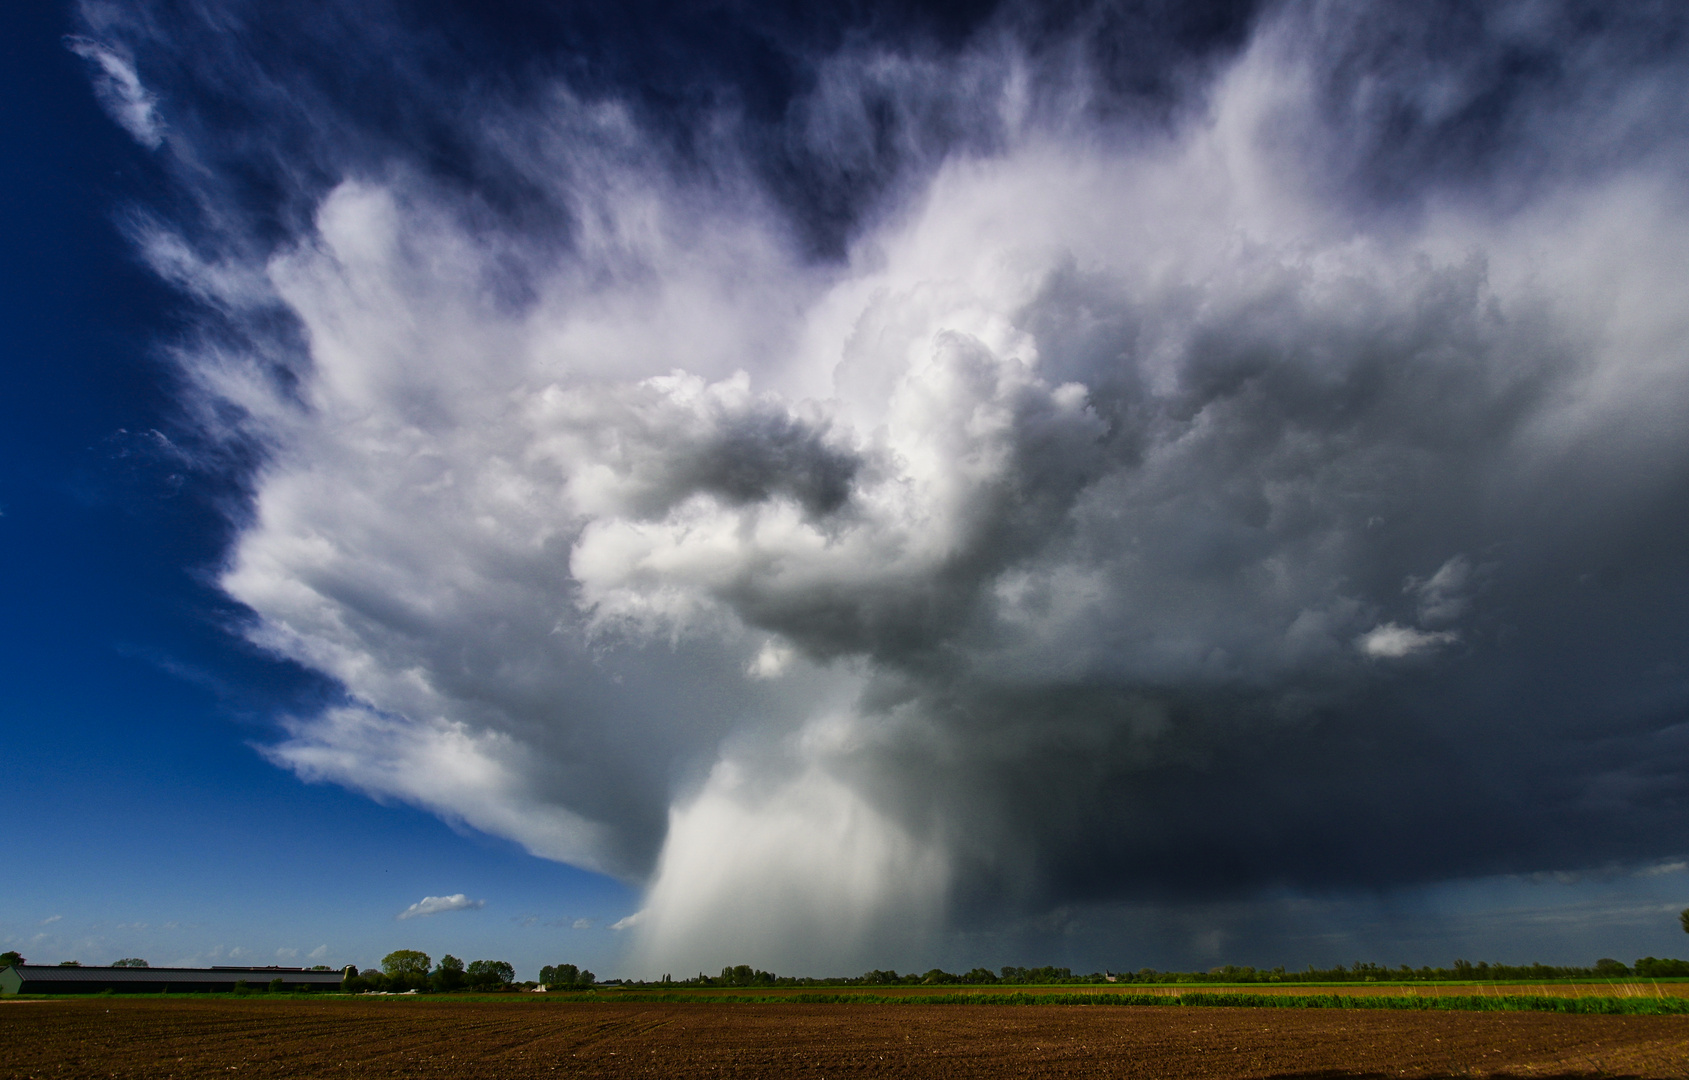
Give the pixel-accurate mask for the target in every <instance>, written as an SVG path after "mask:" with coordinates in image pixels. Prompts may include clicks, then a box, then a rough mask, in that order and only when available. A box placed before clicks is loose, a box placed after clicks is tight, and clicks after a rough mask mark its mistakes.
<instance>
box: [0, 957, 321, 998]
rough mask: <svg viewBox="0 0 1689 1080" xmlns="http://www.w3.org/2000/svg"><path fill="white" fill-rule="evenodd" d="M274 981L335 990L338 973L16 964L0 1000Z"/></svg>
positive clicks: (1, 981) (225, 988) (213, 989)
mask: <svg viewBox="0 0 1689 1080" xmlns="http://www.w3.org/2000/svg"><path fill="white" fill-rule="evenodd" d="M275 979H280V980H281V981H282V986H283V987H284V988H286V989H288V990H298V989H300V988H301V987H309V988H310V989H312V990H338V989H340V979H341V974H340V972H338V971H307V970H305V969H304V968H296V967H212V968H156V967H146V968H136V967H58V966H56V965H49V964H16V965H13V966H12V967H9V968H5V969H4V970H0V994H98V993H100V992H102V991H104V990H111V991H114V992H116V993H119V994H160V993H171V994H227V993H230V992H231V991H233V990H234V989H235V984H236V983H240V982H244V983H246V985H247V986H249V987H251V988H252V989H254V990H262V989H264V988H265V987H267V986H269V985H270V983H271V982H272V981H273V980H275Z"/></svg>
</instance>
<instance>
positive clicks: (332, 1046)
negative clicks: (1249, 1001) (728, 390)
mask: <svg viewBox="0 0 1689 1080" xmlns="http://www.w3.org/2000/svg"><path fill="white" fill-rule="evenodd" d="M0 1048H3V1051H4V1053H3V1054H0V1076H4V1077H14V1078H24V1077H29V1078H47V1077H52V1078H60V1077H146V1078H155V1077H156V1078H164V1077H210V1076H219V1077H229V1076H230V1075H235V1076H253V1077H330V1078H339V1077H346V1078H366V1077H367V1078H376V1077H380V1078H390V1077H417V1078H425V1080H426V1078H434V1077H439V1078H442V1080H443V1078H448V1077H449V1078H481V1077H486V1078H499V1080H521V1078H526V1077H565V1076H568V1077H573V1076H580V1077H694V1076H702V1077H805V1078H808V1077H815V1078H820V1077H859V1076H887V1077H923V1078H927V1077H930V1078H935V1080H937V1078H951V1077H994V1078H995V1077H1005V1076H1013V1077H1025V1076H1033V1077H1045V1076H1048V1077H1145V1078H1149V1077H1157V1078H1184V1077H1190V1078H1197V1077H1201V1078H1204V1080H1228V1078H1241V1077H1262V1078H1265V1077H1283V1078H1288V1077H1318V1078H1324V1080H1336V1078H1338V1077H1387V1076H1388V1077H1395V1076H1409V1077H1448V1076H1518V1077H1524V1076H1533V1077H1593V1076H1608V1077H1638V1078H1660V1080H1666V1078H1672V1080H1680V1078H1683V1077H1686V1076H1689V1017H1685V1016H1566V1015H1559V1014H1552V1013H1474V1012H1436V1011H1426V1012H1420V1011H1413V1012H1393V1011H1381V1010H1372V1009H1309V1010H1304V1009H1229V1008H1204V1009H1185V1008H1167V1007H1144V1008H1133V1007H1117V1008H1091V1007H1083V1006H1002V1007H998V1008H990V1009H979V1008H967V1007H957V1006H944V1005H676V1004H652V1005H641V1004H636V1003H631V1002H628V1003H620V1004H618V1003H614V1002H607V1003H602V1004H599V1003H590V1004H565V1003H561V1002H547V1001H544V1000H539V1001H536V1000H533V999H532V998H529V999H525V1000H519V1001H509V1002H503V1001H494V1002H462V1001H441V1000H416V999H408V1000H400V999H391V998H390V999H384V1000H342V1001H332V1002H327V1001H298V1000H282V1001H253V1002H246V1001H231V1000H213V1001H183V1000H161V1001H156V1002H153V1001H145V1000H136V999H124V998H115V999H99V998H81V999H74V1000H57V1001H15V1002H7V1003H0Z"/></svg>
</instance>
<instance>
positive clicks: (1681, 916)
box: [1677, 907, 1689, 934]
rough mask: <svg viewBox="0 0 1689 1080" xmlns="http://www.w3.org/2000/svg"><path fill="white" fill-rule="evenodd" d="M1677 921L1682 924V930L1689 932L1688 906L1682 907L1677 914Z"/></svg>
mask: <svg viewBox="0 0 1689 1080" xmlns="http://www.w3.org/2000/svg"><path fill="white" fill-rule="evenodd" d="M1677 921H1678V922H1680V923H1682V924H1683V932H1684V933H1685V934H1689V907H1686V908H1684V909H1683V910H1682V911H1680V912H1679V913H1678V915H1677Z"/></svg>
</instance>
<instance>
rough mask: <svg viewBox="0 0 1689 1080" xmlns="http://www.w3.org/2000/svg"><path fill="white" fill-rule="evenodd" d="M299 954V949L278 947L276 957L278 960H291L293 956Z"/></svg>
mask: <svg viewBox="0 0 1689 1080" xmlns="http://www.w3.org/2000/svg"><path fill="white" fill-rule="evenodd" d="M298 955H299V950H298V949H277V950H276V958H277V959H278V960H291V959H292V958H294V957H296V956H298Z"/></svg>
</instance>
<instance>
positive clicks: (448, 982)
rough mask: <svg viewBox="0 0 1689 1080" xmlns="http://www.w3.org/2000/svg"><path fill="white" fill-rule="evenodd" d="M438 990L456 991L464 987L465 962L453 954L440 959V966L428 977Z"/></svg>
mask: <svg viewBox="0 0 1689 1080" xmlns="http://www.w3.org/2000/svg"><path fill="white" fill-rule="evenodd" d="M428 981H429V982H430V983H432V984H433V986H434V989H436V990H456V989H457V988H458V987H460V986H462V985H463V961H462V960H459V959H458V958H457V957H455V956H453V955H452V954H451V953H447V954H446V955H444V956H442V957H440V966H439V967H437V968H435V969H434V974H433V975H430V976H429V977H428Z"/></svg>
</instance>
